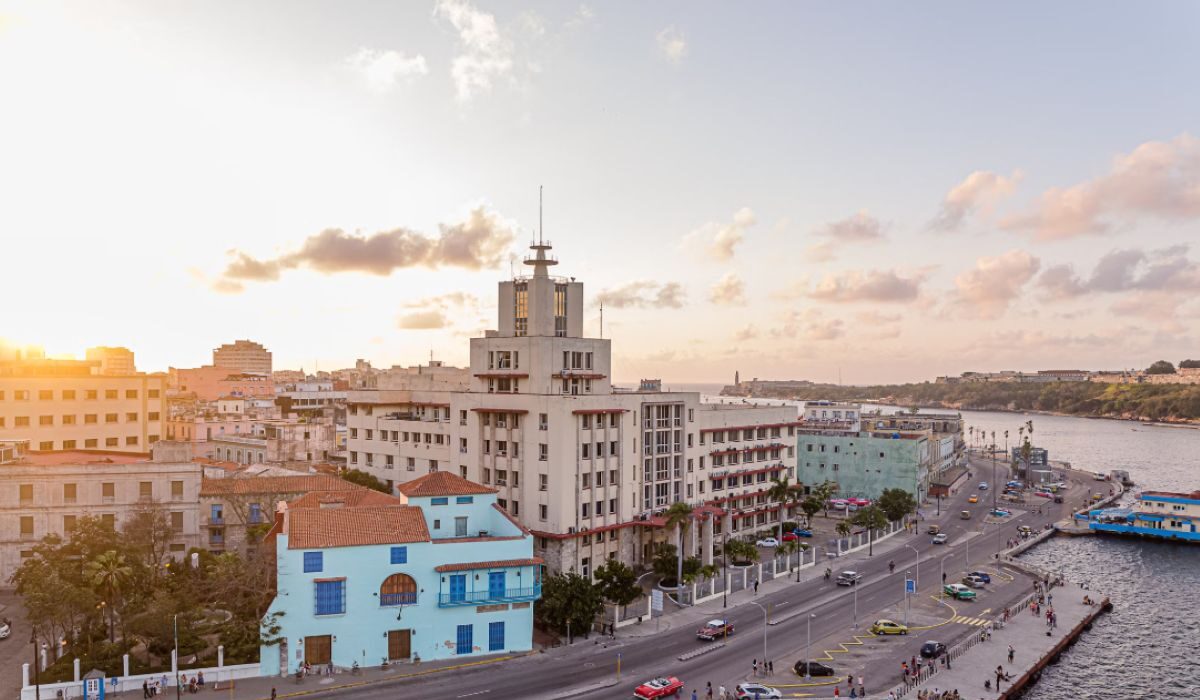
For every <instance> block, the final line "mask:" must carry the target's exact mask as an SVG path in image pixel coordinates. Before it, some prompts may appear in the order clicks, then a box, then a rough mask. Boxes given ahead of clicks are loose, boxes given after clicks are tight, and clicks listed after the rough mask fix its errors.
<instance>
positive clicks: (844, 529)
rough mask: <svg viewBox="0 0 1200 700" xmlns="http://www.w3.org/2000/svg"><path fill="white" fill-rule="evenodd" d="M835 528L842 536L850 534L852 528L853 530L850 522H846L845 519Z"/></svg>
mask: <svg viewBox="0 0 1200 700" xmlns="http://www.w3.org/2000/svg"><path fill="white" fill-rule="evenodd" d="M834 529H835V530H837V534H839V535H841V536H842V537H849V536H850V530H851V527H850V523H848V522H846V521H845V520H843V521H842V522H840V523H838V524H837V527H836V528H834Z"/></svg>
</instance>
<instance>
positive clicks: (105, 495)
mask: <svg viewBox="0 0 1200 700" xmlns="http://www.w3.org/2000/svg"><path fill="white" fill-rule="evenodd" d="M116 496H117V485H116V484H115V483H114V482H111V481H106V482H104V483H102V484H100V497H101V498H102V499H103V500H104V502H105V503H112V502H113V499H115V498H116Z"/></svg>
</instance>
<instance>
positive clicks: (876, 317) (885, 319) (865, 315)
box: [854, 311, 902, 326]
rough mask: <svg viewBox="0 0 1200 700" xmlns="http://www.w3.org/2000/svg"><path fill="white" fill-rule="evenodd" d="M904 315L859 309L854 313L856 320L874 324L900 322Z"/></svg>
mask: <svg viewBox="0 0 1200 700" xmlns="http://www.w3.org/2000/svg"><path fill="white" fill-rule="evenodd" d="M901 318H902V317H901V316H900V314H884V313H880V312H878V311H859V312H858V313H856V314H854V320H856V321H858V322H859V323H865V324H869V325H872V326H882V325H886V324H889V323H898V322H899V321H900V319H901Z"/></svg>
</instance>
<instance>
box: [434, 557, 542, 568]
mask: <svg viewBox="0 0 1200 700" xmlns="http://www.w3.org/2000/svg"><path fill="white" fill-rule="evenodd" d="M544 562H545V560H543V559H542V558H541V557H533V558H532V559H501V560H499V561H472V562H464V563H462V564H442V565H441V566H435V567H434V568H433V570H434V571H472V570H474V569H503V568H505V567H509V566H536V565H538V564H542V563H544Z"/></svg>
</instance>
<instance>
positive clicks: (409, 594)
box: [379, 547, 417, 606]
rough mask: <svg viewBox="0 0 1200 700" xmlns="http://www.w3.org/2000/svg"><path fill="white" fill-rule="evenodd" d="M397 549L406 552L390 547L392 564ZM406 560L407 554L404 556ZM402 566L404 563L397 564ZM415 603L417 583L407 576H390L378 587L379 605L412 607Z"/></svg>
mask: <svg viewBox="0 0 1200 700" xmlns="http://www.w3.org/2000/svg"><path fill="white" fill-rule="evenodd" d="M397 549H401V550H406V549H407V548H405V547H392V552H393V556H392V559H393V561H392V563H393V564H395V563H397V562H396V561H395V551H396V550H397ZM405 557H406V558H407V553H406V554H405ZM399 563H401V564H403V563H404V562H399ZM416 602H417V582H416V581H414V580H413V578H412V577H411V576H409V575H408V574H392V575H391V576H388V577H387V578H385V579H384V580H383V583H382V584H381V585H380V586H379V604H380V605H384V606H391V605H412V604H414V603H416Z"/></svg>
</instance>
